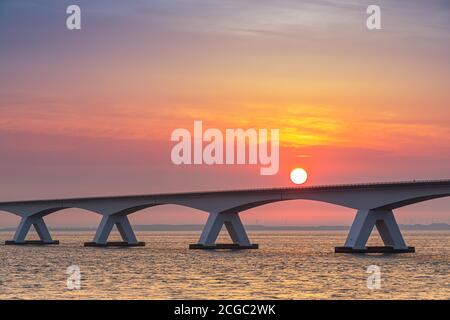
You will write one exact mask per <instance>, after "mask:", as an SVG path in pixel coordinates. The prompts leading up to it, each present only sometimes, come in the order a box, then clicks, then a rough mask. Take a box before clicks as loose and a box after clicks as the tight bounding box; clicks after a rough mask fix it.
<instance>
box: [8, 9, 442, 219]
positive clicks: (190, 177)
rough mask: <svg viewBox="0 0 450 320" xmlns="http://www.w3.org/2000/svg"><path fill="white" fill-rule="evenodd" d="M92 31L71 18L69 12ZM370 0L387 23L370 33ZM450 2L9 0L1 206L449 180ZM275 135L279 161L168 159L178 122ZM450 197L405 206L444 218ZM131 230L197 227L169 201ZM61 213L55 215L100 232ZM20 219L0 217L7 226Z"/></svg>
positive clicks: (308, 214)
mask: <svg viewBox="0 0 450 320" xmlns="http://www.w3.org/2000/svg"><path fill="white" fill-rule="evenodd" d="M70 4H77V5H79V6H80V7H81V19H82V22H81V23H82V28H81V30H77V31H69V30H67V29H66V23H65V22H66V18H67V14H66V13H65V11H66V7H67V6H68V5H70ZM369 4H377V5H379V6H380V8H381V21H382V29H381V30H368V29H367V28H366V18H367V14H366V9H367V6H368V5H369ZM449 40H450V3H449V2H448V1H447V0H430V1H421V0H395V1H393V0H391V1H387V0H379V1H378V0H377V1H364V0H363V1H356V0H340V1H327V0H314V1H313V0H307V1H300V0H296V1H294V0H277V1H269V0H258V1H251V0H170V1H167V0H164V1H162V0H158V1H137V0H130V1H118V0H108V1H106V0H97V1H75V0H72V1H61V0H58V1H57V0H53V1H50V0H40V1H37V0H21V1H14V0H1V1H0V176H1V177H2V180H1V181H2V183H1V184H0V200H1V201H9V200H18V199H38V198H58V197H80V196H97V195H116V194H117V195H119V194H145V193H153V192H155V193H161V192H179V191H194V190H217V189H238V188H253V187H279V186H292V183H291V181H290V180H289V173H290V171H291V170H292V169H294V168H295V167H302V168H305V169H306V170H307V171H308V173H309V180H308V181H307V185H317V184H335V183H351V182H377V181H397V180H413V179H415V180H420V179H444V178H450V125H449V124H450V109H449V108H450V92H449V90H448V84H449V83H450V59H449V57H450V41H449ZM194 120H202V121H203V124H204V127H205V128H219V129H220V130H225V129H226V128H245V129H246V128H267V129H270V128H278V129H280V171H279V173H278V174H277V175H273V176H261V175H260V174H259V166H254V165H253V166H251V165H240V166H206V165H199V166H175V165H174V164H173V163H172V162H171V160H170V151H171V148H172V147H173V145H174V144H173V142H171V141H170V136H171V132H172V131H173V130H175V129H177V128H187V129H189V130H192V128H193V121H194ZM449 208H450V201H449V200H448V199H441V200H434V201H431V202H427V203H422V204H417V205H413V206H409V207H405V208H402V209H399V210H398V215H397V217H398V219H399V221H400V222H401V223H432V222H447V223H448V222H450V212H449ZM242 217H243V220H244V222H246V223H252V224H253V223H259V224H270V225H336V224H349V223H351V221H352V219H353V217H354V212H352V211H351V210H349V209H346V208H340V207H336V206H332V205H328V204H321V203H314V202H310V201H293V202H286V203H277V204H271V205H267V206H263V207H260V208H256V209H252V210H249V211H248V212H247V213H246V214H243V215H242ZM130 218H131V220H132V222H133V223H139V224H143V223H173V224H177V223H201V222H203V221H205V219H206V215H205V214H203V213H201V212H199V211H196V210H192V209H187V208H181V207H176V206H167V207H158V208H150V209H146V210H143V211H141V212H138V213H136V214H133V215H132V216H130ZM99 219H100V217H99V216H97V215H96V214H94V213H90V212H85V211H81V210H75V209H68V210H64V211H61V212H58V213H57V214H53V215H51V216H49V217H47V218H46V220H47V222H48V223H49V225H50V226H91V225H95V224H96V223H98V221H99ZM17 221H18V218H17V217H15V216H13V215H10V214H7V213H1V214H0V226H2V227H3V226H11V225H15V224H16V223H17Z"/></svg>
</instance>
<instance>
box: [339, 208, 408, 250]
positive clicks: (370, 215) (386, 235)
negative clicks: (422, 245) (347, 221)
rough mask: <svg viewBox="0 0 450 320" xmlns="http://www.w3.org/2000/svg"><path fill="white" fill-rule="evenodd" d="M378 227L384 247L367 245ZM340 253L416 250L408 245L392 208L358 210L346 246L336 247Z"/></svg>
mask: <svg viewBox="0 0 450 320" xmlns="http://www.w3.org/2000/svg"><path fill="white" fill-rule="evenodd" d="M375 226H376V227H377V229H378V232H379V233H380V236H381V239H382V240H383V242H384V245H385V246H384V247H366V243H367V240H368V239H369V236H370V234H371V233H372V230H373V228H374V227H375ZM335 252H339V253H372V252H373V253H385V252H388V253H403V252H414V248H413V247H408V246H407V245H406V243H405V240H403V236H402V234H401V232H400V228H399V227H398V224H397V221H396V220H395V216H394V213H393V212H392V210H381V209H374V210H358V212H357V213H356V217H355V220H354V221H353V224H352V226H351V228H350V232H349V234H348V236H347V240H346V241H345V245H344V247H336V249H335Z"/></svg>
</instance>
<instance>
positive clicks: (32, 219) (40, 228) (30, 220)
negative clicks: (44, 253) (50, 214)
mask: <svg viewBox="0 0 450 320" xmlns="http://www.w3.org/2000/svg"><path fill="white" fill-rule="evenodd" d="M31 226H34V229H35V230H36V232H37V234H38V236H39V239H40V240H25V239H26V236H27V234H28V232H29V231H30V229H31ZM5 244H6V245H24V244H59V241H58V240H53V239H52V236H51V235H50V232H49V231H48V228H47V225H46V224H45V222H44V219H43V218H42V216H40V215H35V216H29V217H22V219H21V220H20V224H19V226H18V227H17V230H16V232H15V234H14V237H13V240H7V241H5Z"/></svg>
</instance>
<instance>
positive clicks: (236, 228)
mask: <svg viewBox="0 0 450 320" xmlns="http://www.w3.org/2000/svg"><path fill="white" fill-rule="evenodd" d="M223 225H225V227H226V229H227V231H228V233H229V235H230V237H231V240H232V241H233V243H231V244H221V243H217V244H216V239H217V237H218V236H219V233H220V230H221V229H222V227H223ZM257 248H258V245H257V244H252V243H251V242H250V239H249V238H248V236H247V232H246V231H245V228H244V225H243V224H242V221H241V219H240V217H239V213H237V212H233V213H217V212H213V213H210V214H209V216H208V220H207V221H206V224H205V227H204V228H203V231H202V234H201V235H200V239H199V241H198V243H195V244H191V245H189V249H257Z"/></svg>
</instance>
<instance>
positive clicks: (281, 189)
mask: <svg viewBox="0 0 450 320" xmlns="http://www.w3.org/2000/svg"><path fill="white" fill-rule="evenodd" d="M425 186H429V187H432V186H449V187H450V179H442V180H420V181H419V180H418V181H398V182H375V183H353V184H331V185H317V186H305V187H277V188H253V189H238V190H214V191H193V192H176V193H155V194H137V195H109V196H88V197H77V198H60V199H34V200H14V201H5V202H0V205H6V204H19V203H20V204H31V203H33V204H35V203H41V202H53V201H80V200H107V199H140V198H152V197H154V198H158V197H176V196H204V195H214V194H235V193H266V192H267V193H269V192H308V191H336V190H356V189H360V190H367V189H387V188H397V187H425Z"/></svg>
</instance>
